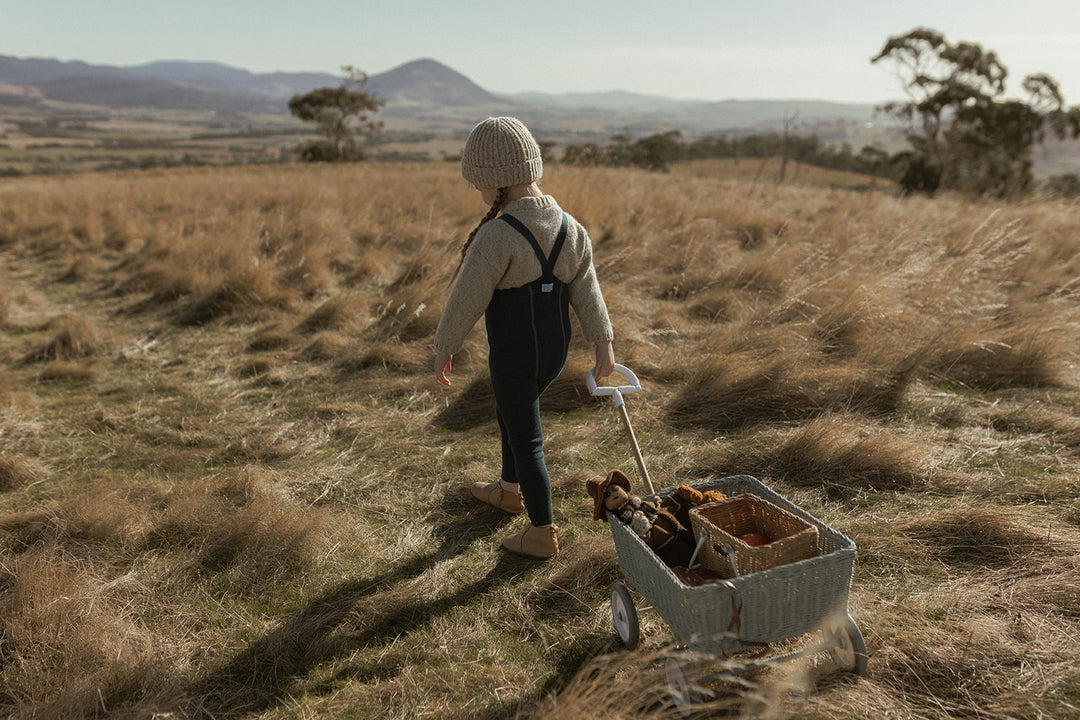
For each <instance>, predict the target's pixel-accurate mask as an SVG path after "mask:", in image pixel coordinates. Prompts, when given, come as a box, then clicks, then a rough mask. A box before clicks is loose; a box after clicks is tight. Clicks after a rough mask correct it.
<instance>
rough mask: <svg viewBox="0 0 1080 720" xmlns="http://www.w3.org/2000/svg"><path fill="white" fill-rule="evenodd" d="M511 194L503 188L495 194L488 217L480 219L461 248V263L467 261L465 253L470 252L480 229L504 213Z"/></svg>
mask: <svg viewBox="0 0 1080 720" xmlns="http://www.w3.org/2000/svg"><path fill="white" fill-rule="evenodd" d="M509 194H510V190H509V188H504V187H501V188H499V189H498V190H497V191H496V193H495V201H494V202H492V203H491V208H490V209H489V210H488V211H487V215H485V216H484V217H482V218H480V222H479V223H477V224H476V227H474V228H473V229H472V232H471V233H469V237H467V238H465V242H464V244H462V246H461V261H462V262H464V261H465V253H467V252H469V246H470V245H472V241H473V238H474V237H476V233H478V232H480V228H482V227H484V223H487V222H489V221H491V220H494V219H495V217H496V216H497V215H498V214H499V213H500V212H502V209H503V207H504V206H505V205H506V196H507V195H509Z"/></svg>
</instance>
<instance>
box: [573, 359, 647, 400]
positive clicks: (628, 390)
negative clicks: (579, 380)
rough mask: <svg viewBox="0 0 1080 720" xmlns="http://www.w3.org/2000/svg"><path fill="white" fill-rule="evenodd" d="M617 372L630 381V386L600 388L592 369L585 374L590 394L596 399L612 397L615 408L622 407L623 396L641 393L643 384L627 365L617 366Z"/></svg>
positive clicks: (605, 386)
mask: <svg viewBox="0 0 1080 720" xmlns="http://www.w3.org/2000/svg"><path fill="white" fill-rule="evenodd" d="M615 372H617V373H618V374H620V375H622V376H623V377H624V378H625V379H626V380H628V381H629V382H630V385H619V386H615V385H601V386H599V387H598V386H597V384H596V378H594V377H593V371H592V370H591V369H590V370H589V372H587V373H586V374H585V384H586V385H588V387H589V393H590V394H592V395H594V396H596V397H602V396H605V395H610V396H611V397H612V398H613V399H614V401H615V407H622V405H623V397H622V396H623V395H633V394H634V393H638V392H641V383H640V382H639V381H638V379H637V375H635V374H634V373H633V371H632V370H630V368H628V367H626V366H625V365H616V366H615Z"/></svg>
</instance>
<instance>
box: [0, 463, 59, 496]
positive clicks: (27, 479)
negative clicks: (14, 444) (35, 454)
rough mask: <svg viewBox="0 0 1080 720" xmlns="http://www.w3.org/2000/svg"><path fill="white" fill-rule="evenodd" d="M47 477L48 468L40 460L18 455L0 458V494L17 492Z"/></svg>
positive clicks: (48, 473)
mask: <svg viewBox="0 0 1080 720" xmlns="http://www.w3.org/2000/svg"><path fill="white" fill-rule="evenodd" d="M49 476H50V472H49V470H48V468H47V467H46V466H45V465H44V464H43V463H42V462H41V461H40V460H37V459H34V458H28V457H23V456H20V455H8V456H6V457H2V458H0V492H6V491H8V490H17V489H19V488H22V487H25V486H27V485H30V484H33V483H35V482H40V481H42V480H45V479H47V478H48V477H49Z"/></svg>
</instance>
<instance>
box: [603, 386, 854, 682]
mask: <svg viewBox="0 0 1080 720" xmlns="http://www.w3.org/2000/svg"><path fill="white" fill-rule="evenodd" d="M616 369H617V371H618V372H620V373H621V374H623V375H624V376H625V377H627V378H628V379H630V380H631V381H632V383H633V384H632V385H630V386H625V387H621V388H616V390H615V392H614V393H610V392H607V393H604V394H609V395H610V394H614V395H615V398H616V405H617V406H618V407H620V408H621V402H620V401H621V397H620V396H621V394H624V393H631V392H639V391H640V390H641V386H640V384H639V383H638V381H637V378H636V377H635V376H634V375H633V373H632V372H630V371H629V370H627V369H626V368H624V367H622V366H616ZM587 381H588V385H589V388H590V390H591V391H592V390H593V389H594V388H595V381H593V380H592V377H591V374H590V375H589V377H588V378H587ZM594 394H601V393H600V392H599V391H597V392H594ZM622 414H623V419H624V420H626V419H627V416H626V413H625V410H623V413H622ZM627 428H628V430H629V423H627ZM630 438H631V442H632V443H633V444H634V452H635V457H636V458H637V459H638V465H639V469H640V470H641V471H642V474H643V475H644V476H645V479H646V485H647V486H648V488H649V490H650V491H652V483H651V481H650V480H649V479H648V475H647V473H646V472H645V470H644V467H643V463H642V461H641V460H640V451H639V450H638V449H637V445H636V440H634V437H633V431H632V430H630ZM693 487H695V488H696V489H698V490H701V491H707V490H719V491H720V492H722V493H723V494H724V495H726V496H728V497H729V498H732V497H736V496H739V495H742V494H744V493H748V494H750V495H752V496H754V497H756V498H760V499H762V500H764V501H766V502H768V503H772V505H773V506H775V507H777V508H780V510H781V511H782V512H784V513H786V514H790V515H791V516H793V517H794V518H796V519H798V520H799V521H801V522H802V523H804V524H805V526H807V527H811V528H813V529H815V530H816V533H814V534H815V535H816V545H815V546H814V547H812V548H810V551H809V552H808V553H804V554H803V557H804V559H800V560H795V561H793V562H784V563H783V564H780V565H777V566H775V567H767V569H757V568H756V567H751V571H750V572H747V573H745V574H738V572H734V573H733V574H734V577H730V578H729V579H727V580H725V581H723V582H722V583H710V584H705V585H697V586H691V585H687V584H686V583H684V582H683V581H682V580H680V579H679V578H678V577H677V576H676V575H675V573H674V572H673V571H672V569H671V568H670V567H668V566H667V565H666V564H665V563H664V562H663V561H662V560H661V559H660V558H659V556H657V554H656V553H655V552H654V551H653V550H652V549H651V548H649V546H648V545H646V544H645V542H644V541H643V540H642V539H641V538H640V537H638V536H637V535H636V534H635V533H634V532H633V531H632V530H631V529H630V527H629V526H627V525H626V524H624V523H622V522H621V521H619V520H618V519H617V518H615V516H614V515H613V514H612V513H608V521H609V523H608V524H609V525H610V527H611V534H612V537H613V539H614V541H615V548H616V551H617V553H618V557H619V567H620V569H621V570H622V573H623V575H624V576H625V577H626V579H627V580H628V581H629V583H630V584H631V585H632V586H633V587H634V588H635V589H636V590H637V591H638V592H639V593H640V594H641V595H642V596H643V597H644V598H645V600H646V601H647V602H648V603H649V604H650V605H651V606H652V607H653V608H655V609H656V611H657V612H658V613H659V614H660V616H661V617H662V618H663V619H664V621H665V622H667V624H668V625H669V626H670V627H671V630H672V632H673V633H674V635H675V637H676V639H677V640H678V641H679V642H680V643H682V644H683V645H684V646H685V647H686V648H687V649H688V650H689V651H690V652H691V653H693V654H696V655H705V656H712V657H715V656H727V655H732V654H734V653H738V652H740V651H742V650H747V649H751V648H753V649H757V650H759V651H760V650H761V648H762V646H763V645H765V644H767V643H772V642H777V641H780V640H784V639H787V638H792V637H796V636H799V635H804V634H807V633H811V632H815V631H818V630H820V631H821V632H822V642H821V643H820V644H818V645H817V646H816V648H817V649H820V650H827V651H828V652H829V654H830V655H831V656H832V658H833V660H834V662H835V663H836V664H837V665H838V666H840V667H842V668H845V669H847V670H850V671H852V672H855V673H857V674H860V675H862V674H865V672H866V660H867V657H866V644H865V642H864V640H863V636H862V632H861V631H860V630H859V627H858V625H856V623H855V621H854V620H853V619H852V618H851V615H850V614H849V613H848V610H847V605H848V595H849V592H850V588H851V578H852V574H853V571H854V567H855V543H853V542H852V541H851V540H850V539H848V538H847V537H845V536H844V535H843V534H841V533H840V532H838V531H836V530H834V529H833V528H831V527H829V526H828V525H826V524H825V523H823V522H821V521H820V520H818V519H816V518H814V517H813V516H811V515H810V514H809V513H807V512H805V511H804V510H802V509H801V508H799V507H797V506H796V505H794V504H793V503H791V502H789V501H788V500H787V499H785V498H784V497H782V496H781V495H779V494H778V493H776V492H774V491H773V490H771V489H769V488H768V487H766V486H765V485H764V484H763V483H761V482H760V481H758V480H757V479H755V478H753V477H750V476H749V475H736V476H731V477H725V478H720V479H715V480H711V481H708V482H704V483H700V484H697V485H694V486H693ZM673 490H674V488H667V489H664V490H661V491H659V492H656V493H654V494H653V495H651V496H649V499H652V500H657V501H659V500H660V499H661V498H663V497H664V496H666V495H667V494H669V493H670V492H672V491H673ZM717 549H719V548H717ZM806 555H809V557H806ZM739 564H740V565H741V563H739ZM737 569H738V568H736V570H737ZM611 610H612V617H613V619H614V622H615V628H616V630H617V632H618V634H619V638H620V639H621V640H622V642H623V644H624V645H626V646H627V647H628V648H633V647H635V646H636V645H637V642H638V638H639V626H638V619H637V610H636V608H635V606H634V601H633V597H632V595H631V593H630V590H629V588H628V587H627V586H626V585H625V584H623V583H621V582H617V583H615V585H614V587H613V588H612V592H611ZM801 655H802V653H800V652H792V653H790V654H788V655H779V656H775V657H771V658H767V659H764V660H761V659H755V660H753V661H749V662H746V663H743V664H741V665H740V666H738V667H739V670H738V671H747V670H752V669H756V668H759V667H763V666H766V665H771V664H774V663H777V662H781V661H783V660H788V659H793V658H794V657H798V656H801ZM730 672H731V669H730V667H729V669H727V670H725V673H724V674H729V673H730ZM668 678H669V681H670V683H671V690H672V694H673V696H675V700H676V702H680V701H685V700H686V699H687V696H686V695H685V694H683V696H682V697H680V693H689V691H690V690H691V687H690V685H689V684H688V683H687V682H686V681H685V678H684V676H683V674H682V672H681V670H680V664H679V663H678V662H671V661H670V659H669V663H668Z"/></svg>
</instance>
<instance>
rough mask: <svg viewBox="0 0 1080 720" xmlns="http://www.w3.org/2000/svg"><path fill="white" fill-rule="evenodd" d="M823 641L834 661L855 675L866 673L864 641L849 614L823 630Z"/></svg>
mask: <svg viewBox="0 0 1080 720" xmlns="http://www.w3.org/2000/svg"><path fill="white" fill-rule="evenodd" d="M825 642H826V644H828V645H829V646H830V647H829V655H830V656H831V657H832V660H833V662H834V663H836V664H837V665H839V666H840V667H842V668H844V669H846V670H850V671H851V672H853V673H855V674H856V675H865V674H866V641H865V640H863V635H862V631H860V630H859V626H858V625H856V624H855V621H854V620H852V619H851V616H850V615H845V616H844V619H843V620H841V621H840V622H839V623H838V624H836V625H833V626H831V627H829V628H827V629H826V630H825Z"/></svg>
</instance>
